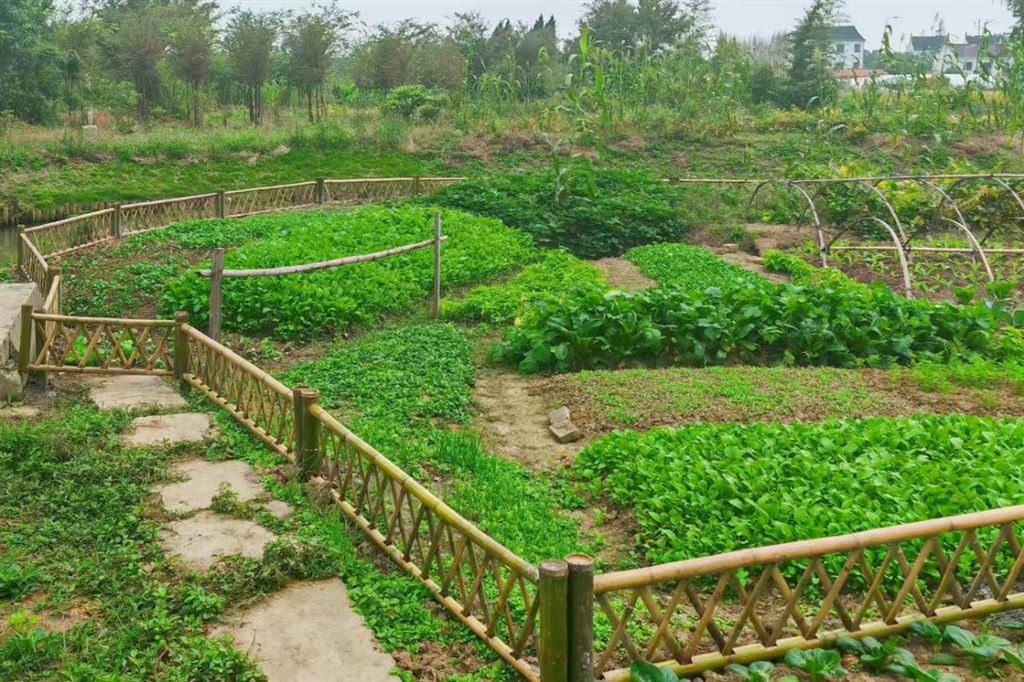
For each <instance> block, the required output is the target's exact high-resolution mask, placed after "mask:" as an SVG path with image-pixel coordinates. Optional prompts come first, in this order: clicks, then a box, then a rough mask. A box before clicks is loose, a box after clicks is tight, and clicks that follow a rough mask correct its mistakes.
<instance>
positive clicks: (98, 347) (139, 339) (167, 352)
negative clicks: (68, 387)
mask: <svg viewBox="0 0 1024 682" xmlns="http://www.w3.org/2000/svg"><path fill="white" fill-rule="evenodd" d="M33 319H34V321H35V324H36V329H35V333H36V339H37V343H36V352H35V354H34V357H33V358H32V362H31V363H30V367H29V369H32V370H41V371H62V372H76V371H77V372H83V373H88V372H108V373H118V374H157V375H169V374H171V370H172V369H173V360H172V358H173V353H174V323H173V322H171V321H167V320H118V319H112V318H96V317H68V316H63V315H48V314H45V313H37V314H36V315H34V316H33Z"/></svg>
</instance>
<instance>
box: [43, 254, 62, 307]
mask: <svg viewBox="0 0 1024 682" xmlns="http://www.w3.org/2000/svg"><path fill="white" fill-rule="evenodd" d="M59 276H60V266H59V265H47V266H46V275H44V276H43V291H42V295H43V299H44V300H45V299H46V297H47V296H49V295H50V289H52V288H53V280H54V279H56V278H57V277H59ZM46 312H50V311H46ZM56 312H57V314H60V311H59V310H58V311H56Z"/></svg>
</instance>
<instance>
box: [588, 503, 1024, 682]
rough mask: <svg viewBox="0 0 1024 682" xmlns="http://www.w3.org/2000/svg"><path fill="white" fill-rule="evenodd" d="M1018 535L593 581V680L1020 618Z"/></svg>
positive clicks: (1013, 526) (972, 536) (946, 536)
mask: <svg viewBox="0 0 1024 682" xmlns="http://www.w3.org/2000/svg"><path fill="white" fill-rule="evenodd" d="M1020 533H1021V524H1020V522H1019V521H1013V522H1007V523H1003V524H1001V525H998V526H993V527H986V528H979V529H966V530H961V531H951V532H947V533H940V534H937V535H930V536H927V537H920V538H912V539H909V540H903V541H899V542H892V543H888V544H881V545H877V546H871V547H867V548H855V549H852V550H850V551H848V552H841V553H835V554H828V555H820V556H808V557H803V558H797V559H786V558H780V560H779V561H777V562H774V563H772V562H768V563H761V564H756V565H745V566H740V567H737V568H733V569H729V570H723V571H721V572H710V573H695V574H694V575H689V576H686V577H679V578H678V579H674V580H665V581H659V582H646V583H643V582H640V583H636V584H631V585H628V586H624V587H621V588H616V589H611V590H604V589H603V588H602V587H601V584H602V580H604V579H605V578H608V577H609V576H601V578H600V579H599V580H598V585H597V587H596V588H595V589H596V591H597V592H598V593H597V594H596V597H595V602H596V603H595V623H598V622H603V626H604V627H603V631H607V632H610V635H609V636H608V637H607V638H606V639H605V640H604V641H600V642H598V643H597V646H596V648H597V651H595V659H594V660H595V663H596V672H597V673H598V674H603V673H609V674H610V677H611V679H620V678H622V675H623V672H622V670H623V669H624V668H628V666H629V663H630V661H632V660H633V659H637V658H640V659H645V660H648V661H654V662H669V661H673V662H675V664H676V665H677V669H678V670H679V671H681V672H690V673H692V672H696V671H699V670H703V669H707V668H713V667H721V666H724V665H726V664H727V663H729V662H730V661H732V660H737V659H740V660H744V659H745V660H749V657H751V656H754V657H755V658H757V657H761V658H767V657H770V656H775V655H779V654H780V653H781V652H782V651H785V650H787V649H790V648H794V647H797V646H813V645H818V644H821V643H828V642H830V641H833V640H834V639H835V638H836V637H838V636H840V635H850V636H854V637H859V636H867V635H871V636H880V635H885V634H888V633H893V632H898V631H899V630H901V629H903V628H904V627H906V625H907V624H909V623H910V622H912V621H914V620H922V619H929V620H937V621H946V620H959V619H962V618H969V617H972V616H976V615H981V614H985V613H991V612H996V611H1001V610H1008V609H1011V608H1020V607H1021V606H1022V605H1024V591H1022V590H1024V588H1022V586H1021V584H1020V583H1019V579H1020V574H1021V570H1022V568H1024V552H1022V551H1021V542H1020V538H1021V535H1020ZM604 584H610V585H613V584H614V580H613V581H612V583H604ZM595 628H596V631H598V632H601V631H602V628H601V627H597V626H596V625H595Z"/></svg>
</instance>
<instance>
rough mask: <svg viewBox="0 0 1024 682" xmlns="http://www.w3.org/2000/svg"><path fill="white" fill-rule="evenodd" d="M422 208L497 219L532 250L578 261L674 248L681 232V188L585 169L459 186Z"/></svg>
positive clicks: (646, 177) (648, 177) (646, 176)
mask: <svg viewBox="0 0 1024 682" xmlns="http://www.w3.org/2000/svg"><path fill="white" fill-rule="evenodd" d="M428 201H432V202H436V203H439V204H440V205H442V206H449V207H452V208H459V209H463V210H466V211H471V212H473V213H478V214H480V215H487V216H492V217H494V218H498V219H500V220H501V221H503V222H504V223H505V224H507V225H511V226H513V227H517V228H519V229H521V230H523V231H525V232H527V233H529V234H530V235H532V236H533V238H534V240H535V241H536V242H537V244H538V245H540V246H548V247H565V248H567V249H569V250H570V251H571V252H572V253H573V254H575V255H577V256H579V257H580V258H601V257H603V256H617V255H619V254H622V253H623V252H625V251H626V250H627V249H629V248H630V247H633V246H637V245H640V244H649V243H652V242H664V241H678V240H680V239H682V238H683V236H684V235H685V234H686V232H687V231H688V229H689V225H688V224H687V222H686V220H685V219H684V217H683V213H682V211H683V208H684V206H685V203H686V195H685V193H684V192H683V190H682V189H681V188H679V187H674V186H672V185H669V184H668V183H666V182H663V181H662V180H661V179H659V178H658V177H656V176H654V175H652V174H650V173H646V172H639V171H627V170H611V169H593V168H590V167H589V166H588V165H582V166H581V165H574V166H572V167H570V168H568V169H548V170H542V171H535V172H530V173H505V174H498V175H489V176H487V177H484V178H480V179H472V180H466V181H464V182H460V183H457V184H454V185H449V186H447V187H444V188H442V189H441V190H440V191H438V192H437V193H436V194H434V195H433V196H431V197H429V198H428Z"/></svg>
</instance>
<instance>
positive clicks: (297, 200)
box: [224, 182, 317, 216]
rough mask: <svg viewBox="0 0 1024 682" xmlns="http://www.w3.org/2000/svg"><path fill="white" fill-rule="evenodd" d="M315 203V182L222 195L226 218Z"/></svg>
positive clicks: (258, 188)
mask: <svg viewBox="0 0 1024 682" xmlns="http://www.w3.org/2000/svg"><path fill="white" fill-rule="evenodd" d="M315 203H317V196H316V183H315V182H300V183H296V184H292V185H278V186H275V187H257V188H255V189H243V190H238V191H234V192H225V193H224V211H225V214H226V215H228V216H243V215H251V214H253V213H265V212H268V211H279V210H281V209H286V208H296V207H298V206H309V205H311V204H315Z"/></svg>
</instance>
